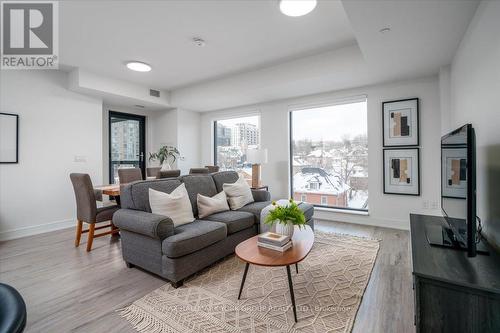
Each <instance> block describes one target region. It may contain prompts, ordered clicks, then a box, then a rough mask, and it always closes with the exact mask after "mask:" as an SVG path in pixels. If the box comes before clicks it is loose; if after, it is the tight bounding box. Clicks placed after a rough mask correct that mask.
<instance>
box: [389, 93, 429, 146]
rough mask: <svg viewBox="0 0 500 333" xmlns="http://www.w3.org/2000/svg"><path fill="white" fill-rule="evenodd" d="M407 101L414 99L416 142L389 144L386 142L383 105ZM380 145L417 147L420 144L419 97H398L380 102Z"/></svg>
mask: <svg viewBox="0 0 500 333" xmlns="http://www.w3.org/2000/svg"><path fill="white" fill-rule="evenodd" d="M409 101H416V105H417V107H416V110H415V112H416V120H417V121H416V126H417V130H416V135H417V142H416V143H401V144H390V143H387V142H386V132H385V118H386V117H385V112H386V110H385V106H386V105H388V104H393V103H401V102H409ZM382 146H383V147H384V148H385V147H417V146H420V99H419V98H418V97H413V98H405V99H399V100H392V101H385V102H382Z"/></svg>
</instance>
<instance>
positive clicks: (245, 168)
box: [214, 116, 260, 181]
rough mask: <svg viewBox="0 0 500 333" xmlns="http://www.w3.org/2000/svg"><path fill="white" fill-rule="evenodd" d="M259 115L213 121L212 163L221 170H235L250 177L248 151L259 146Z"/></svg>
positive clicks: (246, 177) (249, 179) (250, 167)
mask: <svg viewBox="0 0 500 333" xmlns="http://www.w3.org/2000/svg"><path fill="white" fill-rule="evenodd" d="M259 118H260V117H259V116H249V117H240V118H231V119H224V120H217V121H215V122H214V148H215V151H214V163H215V164H216V165H218V166H219V167H220V169H221V170H235V171H237V172H238V173H240V174H241V175H243V177H245V179H247V180H248V181H251V179H252V165H251V164H250V163H249V162H248V161H247V155H248V151H249V150H252V149H259V147H260V124H259V121H260V119H259Z"/></svg>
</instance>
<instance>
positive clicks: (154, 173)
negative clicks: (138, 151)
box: [146, 167, 161, 178]
mask: <svg viewBox="0 0 500 333" xmlns="http://www.w3.org/2000/svg"><path fill="white" fill-rule="evenodd" d="M160 170H161V167H149V168H146V177H156V178H158V173H159V172H160Z"/></svg>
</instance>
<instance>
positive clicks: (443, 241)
mask: <svg viewBox="0 0 500 333" xmlns="http://www.w3.org/2000/svg"><path fill="white" fill-rule="evenodd" d="M458 230H459V231H460V235H462V237H467V235H466V232H465V229H458ZM462 230H463V231H464V232H463V233H462V232H461V231H462ZM425 236H426V238H427V242H429V244H430V245H433V246H441V247H445V248H450V249H455V250H461V251H467V245H466V244H465V243H464V242H463V241H462V240H461V239H459V238H457V237H456V235H455V233H454V232H453V230H451V228H449V227H447V226H444V225H443V226H441V225H435V224H431V225H427V226H426V227H425ZM476 252H477V254H484V255H488V254H489V252H488V248H487V246H486V244H485V242H484V239H481V240H480V241H479V243H477V244H476Z"/></svg>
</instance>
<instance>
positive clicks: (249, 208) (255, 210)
mask: <svg viewBox="0 0 500 333" xmlns="http://www.w3.org/2000/svg"><path fill="white" fill-rule="evenodd" d="M270 204H271V201H259V202H252V203H249V204H248V205H246V206H243V207H241V208H240V209H238V210H237V211H238V212H240V211H241V212H248V213H252V214H253V215H254V216H255V218H256V221H257V223H259V222H260V212H261V211H262V209H264V207H267V206H269V205H270Z"/></svg>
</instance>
